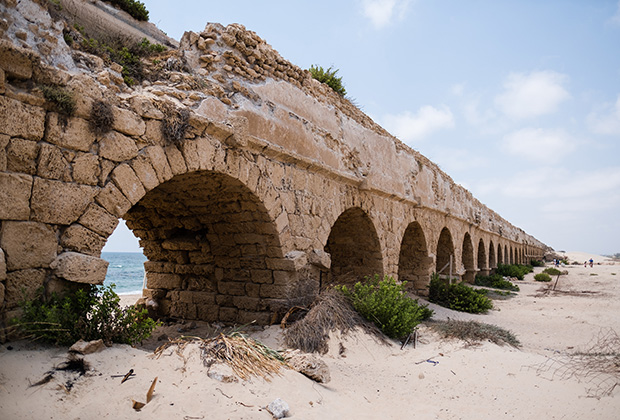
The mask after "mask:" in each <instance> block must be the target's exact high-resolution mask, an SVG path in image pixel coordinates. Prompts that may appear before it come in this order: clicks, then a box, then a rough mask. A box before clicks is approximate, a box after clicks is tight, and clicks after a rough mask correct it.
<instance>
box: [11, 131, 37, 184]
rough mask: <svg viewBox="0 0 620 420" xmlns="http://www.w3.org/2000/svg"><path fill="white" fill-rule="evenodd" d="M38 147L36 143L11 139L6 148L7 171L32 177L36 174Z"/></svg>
mask: <svg viewBox="0 0 620 420" xmlns="http://www.w3.org/2000/svg"><path fill="white" fill-rule="evenodd" d="M38 154H39V145H38V144H37V142H36V141H32V140H24V139H20V138H14V139H11V141H10V142H9V145H8V147H7V148H6V159H7V169H8V170H9V171H11V172H21V173H24V174H29V175H34V174H36V173H37V156H38Z"/></svg>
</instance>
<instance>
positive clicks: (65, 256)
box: [50, 252, 109, 284]
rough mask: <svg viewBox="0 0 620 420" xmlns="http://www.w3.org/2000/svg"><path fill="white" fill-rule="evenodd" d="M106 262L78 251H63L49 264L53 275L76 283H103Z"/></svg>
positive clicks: (106, 268)
mask: <svg viewBox="0 0 620 420" xmlns="http://www.w3.org/2000/svg"><path fill="white" fill-rule="evenodd" d="M108 264H109V263H108V262H107V261H105V260H102V259H101V258H97V257H93V256H91V255H84V254H80V253H78V252H63V253H62V254H60V255H58V257H56V259H55V260H54V262H52V264H51V265H50V268H52V270H53V273H54V275H56V276H57V277H60V278H63V279H65V280H69V281H72V282H76V283H87V284H103V281H104V280H105V275H106V273H107V271H108Z"/></svg>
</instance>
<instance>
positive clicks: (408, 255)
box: [398, 222, 433, 295]
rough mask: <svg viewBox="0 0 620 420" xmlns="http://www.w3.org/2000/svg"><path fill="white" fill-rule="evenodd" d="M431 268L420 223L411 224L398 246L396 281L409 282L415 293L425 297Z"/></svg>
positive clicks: (430, 260)
mask: <svg viewBox="0 0 620 420" xmlns="http://www.w3.org/2000/svg"><path fill="white" fill-rule="evenodd" d="M432 266H433V260H432V258H431V257H429V255H428V247H427V245H426V237H425V235H424V230H423V229H422V226H421V225H420V223H418V222H412V223H410V224H409V225H408V226H407V229H406V230H405V234H404V235H403V240H402V242H401V245H400V254H399V257H398V279H399V280H400V281H407V282H409V283H410V286H412V287H411V288H412V289H413V290H414V291H415V293H417V294H420V295H426V294H428V289H427V286H428V284H429V282H430V274H431V270H432Z"/></svg>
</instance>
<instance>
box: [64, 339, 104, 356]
mask: <svg viewBox="0 0 620 420" xmlns="http://www.w3.org/2000/svg"><path fill="white" fill-rule="evenodd" d="M103 349H105V344H104V343H103V340H102V339H99V340H93V341H84V340H79V341H77V342H76V343H75V344H74V345H72V346H71V348H69V352H70V353H80V354H91V353H97V352H100V351H101V350H103Z"/></svg>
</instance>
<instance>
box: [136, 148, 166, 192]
mask: <svg viewBox="0 0 620 420" xmlns="http://www.w3.org/2000/svg"><path fill="white" fill-rule="evenodd" d="M131 167H132V169H133V170H134V172H135V173H136V175H138V178H139V179H140V182H142V185H144V189H145V190H146V191H150V190H152V189H153V188H155V187H157V186H158V185H159V179H158V177H157V173H155V169H154V168H153V165H151V161H150V159H149V158H148V156H146V155H145V154H140V155H138V157H137V158H135V159H134V160H133V161H132V162H131Z"/></svg>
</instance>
